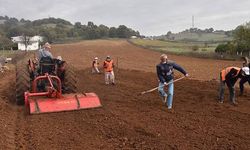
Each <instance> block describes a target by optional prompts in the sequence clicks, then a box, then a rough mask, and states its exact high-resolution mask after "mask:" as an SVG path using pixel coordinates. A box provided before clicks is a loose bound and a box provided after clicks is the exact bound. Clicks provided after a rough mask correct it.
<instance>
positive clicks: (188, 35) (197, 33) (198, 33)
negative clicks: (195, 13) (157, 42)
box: [156, 28, 233, 42]
mask: <svg viewBox="0 0 250 150" xmlns="http://www.w3.org/2000/svg"><path fill="white" fill-rule="evenodd" d="M232 32H233V31H223V30H216V31H214V29H213V28H209V29H204V30H202V29H198V28H190V29H187V30H185V31H182V32H179V33H172V32H171V31H169V32H168V33H167V34H166V35H162V36H159V37H156V39H165V40H174V41H190V42H225V41H232V39H233V36H232Z"/></svg>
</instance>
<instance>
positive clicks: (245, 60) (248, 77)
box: [239, 57, 250, 96]
mask: <svg viewBox="0 0 250 150" xmlns="http://www.w3.org/2000/svg"><path fill="white" fill-rule="evenodd" d="M242 59H243V67H248V68H250V63H249V59H248V58H247V57H243V58H242ZM246 82H248V84H249V85H250V75H246V76H243V77H242V78H241V80H240V83H239V85H240V96H242V95H243V93H244V84H245V83H246Z"/></svg>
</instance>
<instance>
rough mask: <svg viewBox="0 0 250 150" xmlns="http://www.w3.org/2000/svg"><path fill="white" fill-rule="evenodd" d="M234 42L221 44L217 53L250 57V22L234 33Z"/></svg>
mask: <svg viewBox="0 0 250 150" xmlns="http://www.w3.org/2000/svg"><path fill="white" fill-rule="evenodd" d="M233 38H234V40H233V41H230V42H227V43H224V44H219V45H218V46H217V48H216V49H215V52H216V53H220V54H224V53H227V54H231V55H241V56H242V55H248V56H250V22H249V23H246V24H245V25H240V26H238V27H237V28H236V29H235V30H234V31H233Z"/></svg>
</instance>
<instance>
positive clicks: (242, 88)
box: [240, 76, 250, 95]
mask: <svg viewBox="0 0 250 150" xmlns="http://www.w3.org/2000/svg"><path fill="white" fill-rule="evenodd" d="M246 82H248V84H249V85H250V76H244V77H242V78H241V80H240V94H241V95H242V94H243V92H244V84H245V83H246Z"/></svg>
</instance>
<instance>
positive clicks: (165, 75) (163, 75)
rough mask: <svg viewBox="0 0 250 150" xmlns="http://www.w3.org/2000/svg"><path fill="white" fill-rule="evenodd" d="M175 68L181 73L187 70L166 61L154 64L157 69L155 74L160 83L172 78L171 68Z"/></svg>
mask: <svg viewBox="0 0 250 150" xmlns="http://www.w3.org/2000/svg"><path fill="white" fill-rule="evenodd" d="M174 69H176V70H178V71H180V72H181V73H183V74H184V75H186V74H187V72H186V71H185V70H184V69H183V68H182V67H181V66H179V65H178V64H176V63H174V62H172V61H168V62H167V63H160V64H158V65H157V66H156V70H157V76H158V78H159V80H160V82H161V83H164V82H169V81H170V80H172V79H173V78H174V72H173V70H174Z"/></svg>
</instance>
